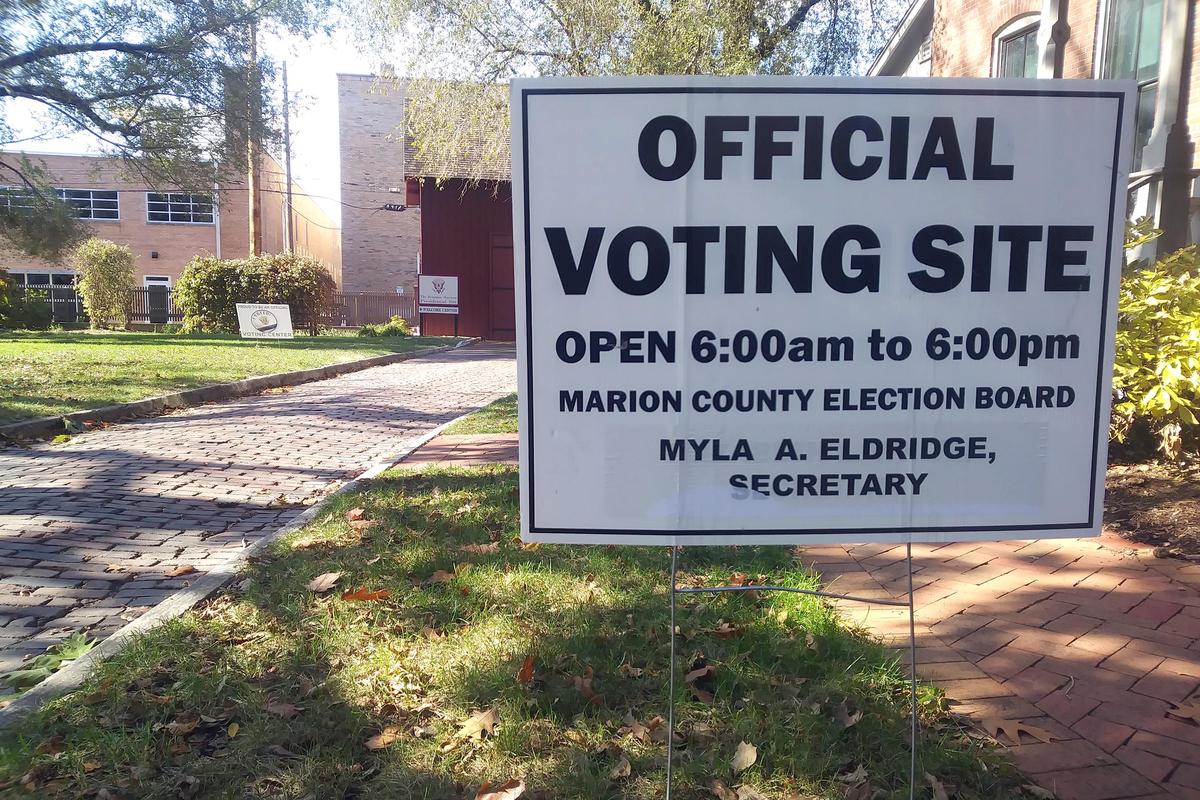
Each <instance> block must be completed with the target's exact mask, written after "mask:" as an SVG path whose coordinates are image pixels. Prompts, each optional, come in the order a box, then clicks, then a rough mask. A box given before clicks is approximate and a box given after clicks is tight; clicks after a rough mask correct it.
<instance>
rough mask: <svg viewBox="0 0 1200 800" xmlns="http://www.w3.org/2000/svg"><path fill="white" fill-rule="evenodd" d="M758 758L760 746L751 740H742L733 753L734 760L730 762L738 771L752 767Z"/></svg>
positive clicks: (734, 769) (735, 770)
mask: <svg viewBox="0 0 1200 800" xmlns="http://www.w3.org/2000/svg"><path fill="white" fill-rule="evenodd" d="M757 760H758V748H757V747H755V746H754V745H752V744H750V743H749V742H740V743H739V744H738V746H737V750H736V751H735V752H734V754H733V761H731V762H730V763H731V764H732V765H733V771H734V772H735V773H737V772H745V771H746V770H748V769H750V767H752V766H754V762H755V761H757Z"/></svg>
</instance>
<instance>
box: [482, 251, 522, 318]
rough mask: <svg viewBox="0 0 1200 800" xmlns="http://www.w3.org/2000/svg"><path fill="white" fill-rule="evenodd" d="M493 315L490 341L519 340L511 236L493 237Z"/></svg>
mask: <svg viewBox="0 0 1200 800" xmlns="http://www.w3.org/2000/svg"><path fill="white" fill-rule="evenodd" d="M491 244H492V255H491V264H492V297H491V303H492V314H491V320H492V322H491V332H490V333H489V334H488V338H489V339H499V340H501V341H505V342H511V341H514V340H515V339H516V338H517V306H516V298H515V297H514V295H513V243H512V237H511V236H503V235H500V234H493V235H492V242H491Z"/></svg>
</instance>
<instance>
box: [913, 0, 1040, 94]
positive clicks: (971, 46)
mask: <svg viewBox="0 0 1200 800" xmlns="http://www.w3.org/2000/svg"><path fill="white" fill-rule="evenodd" d="M1041 7H1042V4H1041V2H1040V0H937V1H936V2H935V4H934V12H933V74H934V75H939V76H948V77H958V78H966V77H973V78H987V77H990V76H991V74H992V45H993V37H994V36H995V34H996V32H997V31H999V30H1000V29H1001V28H1003V27H1004V26H1005V25H1007V24H1008V23H1009V22H1011V21H1012V20H1013V19H1014V18H1015V17H1019V16H1021V15H1023V14H1029V13H1031V12H1036V11H1040V10H1041Z"/></svg>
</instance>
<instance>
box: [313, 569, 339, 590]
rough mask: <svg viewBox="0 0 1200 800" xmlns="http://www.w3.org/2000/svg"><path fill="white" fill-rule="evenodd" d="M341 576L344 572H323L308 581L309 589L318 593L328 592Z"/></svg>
mask: <svg viewBox="0 0 1200 800" xmlns="http://www.w3.org/2000/svg"><path fill="white" fill-rule="evenodd" d="M341 577H342V573H340V572H325V573H322V574H320V575H318V576H317V577H315V578H313V579H312V580H311V581H309V582H308V588H309V591H313V592H316V593H317V594H321V593H322V592H328V591H329V590H330V589H332V588H333V585H334V584H335V583H337V582H338V579H339V578H341Z"/></svg>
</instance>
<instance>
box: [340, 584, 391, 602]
mask: <svg viewBox="0 0 1200 800" xmlns="http://www.w3.org/2000/svg"><path fill="white" fill-rule="evenodd" d="M390 595H391V592H389V591H388V590H386V589H380V590H378V591H371V590H370V589H368V588H367V587H365V586H360V587H358V588H357V589H353V590H351V591H348V592H343V593H342V599H343V600H364V601H372V600H382V599H383V598H385V597H388V596H390Z"/></svg>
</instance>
